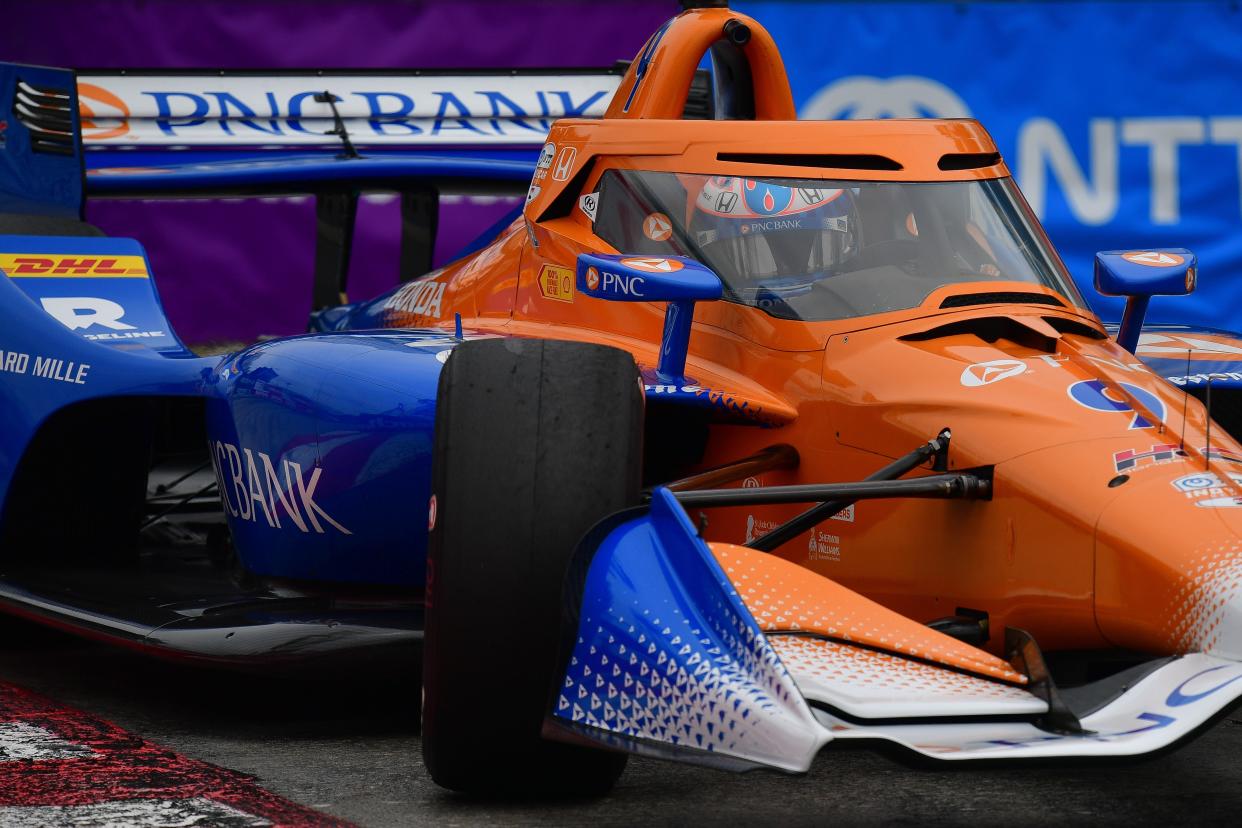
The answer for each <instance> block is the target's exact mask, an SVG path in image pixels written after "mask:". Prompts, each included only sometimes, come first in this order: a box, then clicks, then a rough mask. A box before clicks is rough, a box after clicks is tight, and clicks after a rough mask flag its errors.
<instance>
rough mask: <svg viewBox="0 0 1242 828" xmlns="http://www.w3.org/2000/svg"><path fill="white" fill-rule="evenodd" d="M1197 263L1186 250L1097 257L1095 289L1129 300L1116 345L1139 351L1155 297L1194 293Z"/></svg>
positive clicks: (1105, 253) (1118, 252)
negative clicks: (1142, 334) (1148, 310)
mask: <svg viewBox="0 0 1242 828" xmlns="http://www.w3.org/2000/svg"><path fill="white" fill-rule="evenodd" d="M1197 277H1198V260H1197V259H1196V258H1195V254H1194V253H1191V252H1190V251H1189V250H1185V249H1183V248H1180V247H1178V248H1171V249H1168V250H1105V251H1102V252H1100V253H1096V254H1095V289H1096V290H1098V291H1099V292H1100V293H1102V294H1104V295H1105V296H1128V297H1130V299H1129V301H1128V302H1126V310H1125V314H1124V315H1123V316H1122V317H1121V330H1119V331H1118V332H1117V344H1118V345H1120V346H1121V347H1123V348H1125V349H1126V350H1127V351H1130V352H1131V353H1133V352H1134V350H1135V349H1136V348H1137V347H1138V340H1139V332H1140V331H1142V329H1143V317H1144V316H1146V315H1147V305H1148V304H1149V303H1150V302H1151V297H1153V296H1185V295H1186V294H1188V293H1190V292H1191V291H1193V290H1194V289H1195V280H1196V279H1197Z"/></svg>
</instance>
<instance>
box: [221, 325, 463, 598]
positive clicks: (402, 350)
mask: <svg viewBox="0 0 1242 828" xmlns="http://www.w3.org/2000/svg"><path fill="white" fill-rule="evenodd" d="M456 344H457V340H453V339H449V338H446V337H445V336H443V335H442V334H435V333H419V332H400V333H391V332H369V333H341V334H324V335H308V336H303V337H294V338H291V339H281V340H276V341H272V342H267V343H261V344H259V345H255V346H253V347H251V348H248V349H247V350H245V351H242V352H241V353H239V354H236V355H234V356H232V357H230V358H228V359H227V360H225V361H224V362H223V363H221V365H220V366H219V370H218V371H216V372H215V373H214V374H213V376H212V377H211V380H210V383H209V385H210V391H211V398H210V400H209V402H208V404H207V427H208V435H209V439H210V440H211V450H212V462H213V464H214V466H215V469H216V476H217V479H218V480H219V483H220V489H221V502H222V505H223V506H224V508H225V510H226V512H227V515H228V519H229V523H230V526H231V527H232V530H233V537H234V543H235V544H236V546H237V549H238V554H239V556H240V557H241V558H242V560H243V562H244V563H245V565H246V567H247V568H248V569H250V570H251V571H253V572H255V573H256V574H259V575H267V576H275V577H284V578H296V579H308V580H319V581H343V582H357V583H372V584H399V585H421V584H422V583H423V571H424V566H425V560H426V552H427V534H428V533H427V521H426V508H427V502H428V500H429V499H430V497H431V452H432V438H433V435H434V426H435V411H436V385H437V383H438V381H439V376H440V369H441V368H442V367H443V361H442V360H443V359H444V356H443V355H445V354H446V353H447V352H448V351H449V350H451V349H452V348H453V347H454V346H455V345H456Z"/></svg>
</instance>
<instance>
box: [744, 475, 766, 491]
mask: <svg viewBox="0 0 1242 828" xmlns="http://www.w3.org/2000/svg"><path fill="white" fill-rule="evenodd" d="M762 485H763V481H762V480H760V479H759V478H758V477H748V478H746V479H745V480H743V481H742V488H743V489H758V488H759V487H760V486H762Z"/></svg>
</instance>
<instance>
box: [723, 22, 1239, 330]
mask: <svg viewBox="0 0 1242 828" xmlns="http://www.w3.org/2000/svg"><path fill="white" fill-rule="evenodd" d="M732 5H733V7H734V8H736V9H738V10H739V11H742V12H744V13H747V14H750V15H752V16H754V17H755V18H756V19H758V20H759V21H760V22H761V23H762V24H763V25H764V26H765V27H766V28H767V29H768V30H769V31H770V32H771V33H772V35H773V36H774V37H775V38H776V42H777V45H778V46H780V48H781V50H782V53H783V54H784V57H785V64H786V68H787V70H788V72H789V76H790V81H791V83H792V85H793V93H794V100H795V102H796V103H797V106H798V111H799V114H800V116H801V117H803V118H870V117H918V116H937V117H973V118H977V119H979V120H980V121H981V122H982V123H983V124H984V126H985V127H987V129H988V130H989V131H990V132H991V134H992V136H993V137H994V138H995V139H996V142H997V144H998V145H999V147H1000V150H1001V152H1002V153H1003V155H1004V156H1005V158H1006V160H1007V162H1008V164H1009V168H1010V170H1011V171H1012V172H1013V174H1014V175H1015V177H1016V178H1017V180H1018V182H1019V184H1020V185H1021V187H1022V190H1023V192H1024V193H1025V194H1026V197H1027V199H1028V200H1029V201H1030V202H1031V205H1032V206H1033V207H1034V209H1035V211H1036V213H1038V215H1039V216H1040V218H1041V219H1042V220H1043V222H1044V225H1045V227H1046V228H1047V230H1048V233H1049V235H1050V236H1051V238H1052V240H1053V242H1054V243H1055V244H1056V246H1057V248H1058V249H1059V250H1060V252H1061V255H1062V257H1063V258H1064V259H1065V262H1066V264H1067V265H1068V266H1069V268H1070V270H1071V271H1072V272H1073V274H1074V276H1075V278H1076V279H1077V280H1078V281H1079V283H1080V284H1082V285H1083V288H1084V293H1085V294H1086V295H1087V296H1089V298H1090V300H1091V302H1092V304H1093V306H1094V307H1095V309H1096V310H1097V311H1098V312H1100V313H1101V315H1103V316H1104V317H1105V318H1108V319H1113V320H1115V319H1117V318H1118V317H1119V316H1120V311H1121V304H1122V303H1121V301H1120V300H1116V299H1105V298H1103V297H1100V296H1099V295H1098V294H1096V293H1095V291H1094V290H1093V289H1092V288H1091V275H1092V273H1091V268H1092V259H1093V256H1094V254H1095V252H1096V251H1097V250H1116V249H1120V248H1136V247H1188V248H1190V249H1191V250H1193V251H1195V252H1196V253H1197V254H1198V255H1199V261H1200V268H1201V276H1200V281H1199V289H1198V291H1197V292H1196V293H1195V294H1194V295H1193V296H1190V297H1184V298H1183V297H1178V298H1159V299H1156V300H1154V301H1153V303H1152V308H1151V314H1150V315H1149V317H1148V318H1149V320H1151V321H1163V322H1187V323H1200V324H1208V323H1210V324H1214V325H1217V326H1224V327H1238V326H1240V325H1242V197H1240V193H1242V4H1239V3H1237V2H1225V1H1224V0H1220V1H1219V2H1024V3H1017V2H977V3H975V2H923V3H911V2H869V3H867V2H820V3H811V2H790V0H783V1H781V0H750V1H749V2H734V3H733V4H732Z"/></svg>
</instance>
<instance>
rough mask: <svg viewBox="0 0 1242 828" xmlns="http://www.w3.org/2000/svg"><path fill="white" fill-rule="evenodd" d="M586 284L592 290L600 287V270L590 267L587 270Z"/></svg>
mask: <svg viewBox="0 0 1242 828" xmlns="http://www.w3.org/2000/svg"><path fill="white" fill-rule="evenodd" d="M586 286H587V287H588V288H590V289H591V290H598V289H599V270H598V269H596V268H594V267H588V268H587V272H586Z"/></svg>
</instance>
